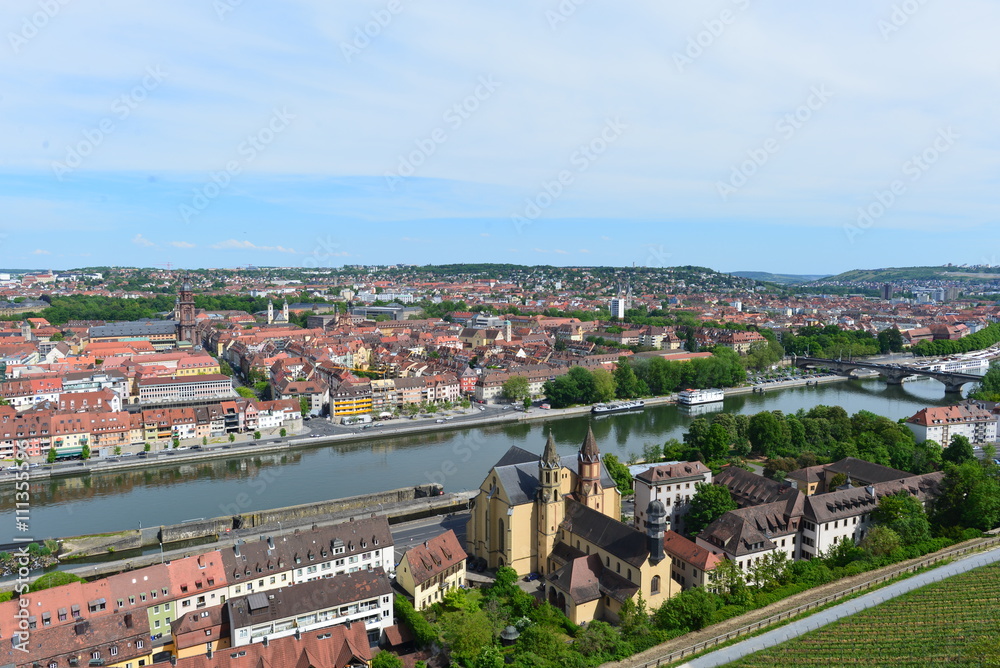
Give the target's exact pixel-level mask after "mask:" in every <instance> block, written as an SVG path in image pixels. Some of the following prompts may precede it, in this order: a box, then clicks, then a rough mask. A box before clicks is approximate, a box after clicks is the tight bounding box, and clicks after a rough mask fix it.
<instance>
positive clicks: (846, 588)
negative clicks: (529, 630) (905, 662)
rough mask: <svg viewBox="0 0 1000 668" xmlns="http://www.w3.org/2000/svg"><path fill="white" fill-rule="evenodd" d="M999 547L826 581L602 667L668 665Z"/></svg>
mask: <svg viewBox="0 0 1000 668" xmlns="http://www.w3.org/2000/svg"><path fill="white" fill-rule="evenodd" d="M998 546H1000V537H996V536H992V537H987V538H976V539H974V540H971V541H966V542H964V543H959V544H958V545H953V546H952V547H949V548H946V549H944V550H940V551H938V552H935V553H933V554H928V555H925V556H923V557H919V558H917V559H910V560H908V561H902V562H899V563H897V564H891V565H889V566H885V567H883V568H879V569H877V570H874V571H867V572H865V573H860V574H858V575H854V576H851V577H847V578H842V579H840V580H835V581H834V582H828V583H827V584H825V585H820V586H819V587H814V588H812V589H809V590H807V591H804V592H801V593H799V594H795V595H794V596H789V597H788V598H785V599H782V600H780V601H777V602H776V603H772V604H771V605H768V606H765V607H763V608H758V609H757V610H751V611H750V612H747V613H745V614H743V615H740V616H739V617H733V618H732V619H727V620H726V621H724V622H720V623H718V624H713V625H712V626H708V627H706V628H704V629H701V630H700V631H695V632H692V633H686V634H684V635H682V636H678V637H676V638H674V639H672V640H668V641H667V642H665V643H662V644H660V645H657V646H656V647H651V648H650V649H648V650H646V651H645V652H641V653H639V654H636V655H635V656H632V657H629V658H628V659H625V660H623V661H612V662H609V663H605V664H604V665H603V666H602V667H601V668H654V667H655V666H667V665H670V664H672V663H676V662H678V661H681V660H683V659H684V658H685V657H690V656H691V655H693V654H697V653H699V652H703V651H705V650H706V649H710V648H711V647H714V646H715V645H718V644H721V643H724V642H727V641H729V640H732V639H733V638H737V637H739V636H742V635H746V634H748V633H754V632H756V631H758V630H760V629H765V628H767V627H768V626H770V625H772V624H774V623H777V622H780V621H783V620H786V619H789V618H791V617H795V616H797V615H800V614H802V613H804V612H807V611H808V610H810V609H814V608H817V607H819V606H822V605H826V604H827V603H831V602H833V601H836V600H837V599H839V598H843V597H844V596H849V595H851V594H854V593H858V592H860V591H863V590H865V589H868V588H870V587H872V586H874V585H878V584H881V583H883V582H885V581H886V580H890V579H892V578H894V577H896V576H898V575H901V574H904V573H908V572H912V571H914V570H918V569H920V568H923V567H925V566H928V565H932V564H934V563H937V562H940V561H942V560H944V559H950V558H954V557H957V556H961V555H964V554H968V553H970V552H974V551H978V550H985V549H994V548H997V547H998Z"/></svg>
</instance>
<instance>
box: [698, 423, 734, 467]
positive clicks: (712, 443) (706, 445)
mask: <svg viewBox="0 0 1000 668" xmlns="http://www.w3.org/2000/svg"><path fill="white" fill-rule="evenodd" d="M729 443H730V441H729V432H728V431H726V428H725V427H723V426H722V425H720V424H712V425H711V426H710V427H709V428H708V433H707V434H705V439H704V440H703V441H702V444H701V451H702V453H703V454H704V455H705V460H706V461H710V462H713V461H720V460H724V459H725V458H726V457H727V456H728V455H729Z"/></svg>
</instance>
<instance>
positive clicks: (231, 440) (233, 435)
mask: <svg viewBox="0 0 1000 668" xmlns="http://www.w3.org/2000/svg"><path fill="white" fill-rule="evenodd" d="M235 440H236V434H233V433H230V434H229V442H230V443H232V442H233V441H235Z"/></svg>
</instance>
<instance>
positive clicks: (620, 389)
mask: <svg viewBox="0 0 1000 668" xmlns="http://www.w3.org/2000/svg"><path fill="white" fill-rule="evenodd" d="M614 379H615V386H616V388H617V389H616V392H617V394H618V396H619V397H621V398H622V399H633V398H635V397H638V396H639V395H640V387H639V379H638V378H637V377H636V375H635V371H634V370H633V369H632V365H630V364H629V363H628V358H627V357H619V358H618V364H616V365H615V375H614Z"/></svg>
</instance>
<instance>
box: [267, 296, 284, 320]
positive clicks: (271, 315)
mask: <svg viewBox="0 0 1000 668" xmlns="http://www.w3.org/2000/svg"><path fill="white" fill-rule="evenodd" d="M287 323H288V300H287V299H285V300H284V301H283V302H282V303H281V313H280V314H278V315H277V316H275V315H274V302H273V301H271V300H270V299H269V300H267V324H269V325H274V324H287Z"/></svg>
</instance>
